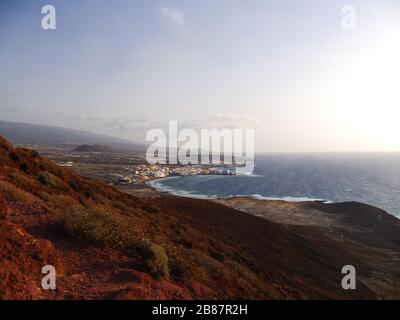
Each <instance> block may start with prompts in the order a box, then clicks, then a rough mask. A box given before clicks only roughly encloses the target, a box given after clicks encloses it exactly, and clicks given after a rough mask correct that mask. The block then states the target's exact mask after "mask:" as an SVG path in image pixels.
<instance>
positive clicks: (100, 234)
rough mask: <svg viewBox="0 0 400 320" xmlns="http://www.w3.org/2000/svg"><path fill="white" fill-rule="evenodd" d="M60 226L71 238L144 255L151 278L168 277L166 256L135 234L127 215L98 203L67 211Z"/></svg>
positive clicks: (160, 249) (132, 223)
mask: <svg viewBox="0 0 400 320" xmlns="http://www.w3.org/2000/svg"><path fill="white" fill-rule="evenodd" d="M63 225H64V228H65V230H66V231H67V232H68V233H69V234H70V235H72V236H74V237H79V238H82V239H85V240H89V241H96V242H100V243H104V244H107V245H109V246H111V247H113V248H117V249H125V250H126V251H128V252H138V253H141V254H143V255H144V256H145V259H146V264H147V267H148V268H149V271H150V273H151V274H152V275H153V276H154V277H156V278H160V277H162V278H168V277H169V268H168V257H167V255H166V253H165V251H164V249H163V248H162V247H161V246H158V245H156V244H154V243H151V242H150V241H148V240H146V239H142V238H141V237H140V236H138V233H137V232H135V223H134V221H133V220H132V219H131V218H130V217H128V216H125V215H122V214H120V213H118V212H115V211H114V210H113V209H111V208H105V207H101V206H96V207H93V208H85V207H83V206H75V207H73V208H70V209H69V210H67V213H66V214H65V216H64V219H63Z"/></svg>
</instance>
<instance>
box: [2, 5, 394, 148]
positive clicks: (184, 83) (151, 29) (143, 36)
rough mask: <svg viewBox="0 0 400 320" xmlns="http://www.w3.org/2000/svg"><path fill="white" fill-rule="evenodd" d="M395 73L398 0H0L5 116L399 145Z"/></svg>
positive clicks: (118, 131) (261, 143)
mask: <svg viewBox="0 0 400 320" xmlns="http://www.w3.org/2000/svg"><path fill="white" fill-rule="evenodd" d="M45 4H52V5H54V6H55V8H56V10H57V29H56V30H52V31H44V30H43V29H42V28H41V19H42V16H43V15H42V13H41V8H42V6H43V5H45ZM344 5H352V6H354V7H355V9H356V18H357V24H356V29H355V30H345V29H343V28H342V18H343V13H342V7H343V6H344ZM399 78H400V1H398V0H375V1H372V0H360V1H354V0H347V1H338V0H330V1H320V0H303V1H301V0H297V1H296V0H290V1H286V0H275V1H267V0H246V1H243V0H196V1H195V0H180V1H178V0H177V1H161V0H159V1H153V0H142V1H134V0H113V1H110V0H79V1H78V0H68V1H66V0H64V1H58V0H46V1H39V0H1V2H0V119H3V120H10V121H20V122H32V123H40V124H51V125H57V126H64V127H70V128H77V129H84V130H88V131H92V132H98V133H105V134H109V135H113V136H118V137H123V138H127V139H130V140H136V141H143V139H144V136H145V134H146V131H147V130H148V129H150V128H155V127H165V126H166V125H167V123H168V120H178V122H179V124H180V125H181V127H182V128H183V127H191V128H207V127H242V128H254V129H255V130H256V149H257V151H376V150H381V151H388V150H391V151H393V150H397V151H400V88H399V87H400V81H399Z"/></svg>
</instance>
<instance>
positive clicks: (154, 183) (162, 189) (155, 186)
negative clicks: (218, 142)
mask: <svg viewBox="0 0 400 320" xmlns="http://www.w3.org/2000/svg"><path fill="white" fill-rule="evenodd" d="M182 178H185V177H181V176H173V177H165V178H157V179H151V180H149V181H146V182H145V183H144V184H145V185H146V186H148V187H150V188H151V189H152V190H154V191H156V192H159V193H163V194H169V195H173V196H177V197H184V198H193V199H204V200H218V199H233V198H248V199H255V200H262V201H284V202H293V203H301V202H321V203H334V202H333V201H330V200H326V199H318V198H307V197H290V196H288V197H282V198H279V197H267V196H263V195H260V194H252V195H246V194H232V195H229V196H221V195H205V194H194V193H191V192H189V191H185V190H182V189H174V188H170V187H166V186H161V185H160V184H159V183H160V182H162V181H166V180H172V179H182Z"/></svg>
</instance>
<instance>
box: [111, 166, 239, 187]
mask: <svg viewBox="0 0 400 320" xmlns="http://www.w3.org/2000/svg"><path fill="white" fill-rule="evenodd" d="M125 170H126V173H125V174H116V175H115V179H114V182H116V183H119V184H131V183H144V182H146V181H149V180H153V179H161V178H166V177H168V176H194V175H229V176H232V175H235V174H236V168H235V167H234V166H218V167H215V166H211V165H186V166H179V165H158V164H155V165H149V164H138V165H133V166H129V167H126V168H125Z"/></svg>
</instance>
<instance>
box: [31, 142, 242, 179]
mask: <svg viewBox="0 0 400 320" xmlns="http://www.w3.org/2000/svg"><path fill="white" fill-rule="evenodd" d="M39 150H40V152H41V154H42V155H44V156H46V157H47V158H48V159H51V160H53V161H54V162H56V163H57V164H58V165H60V166H63V167H69V168H71V169H72V170H74V171H76V172H77V173H79V174H81V175H83V176H87V177H90V178H95V179H98V180H102V181H105V182H107V183H109V184H111V185H114V186H125V187H127V186H128V185H132V186H134V185H138V184H144V183H146V182H148V181H150V180H155V179H162V178H167V177H172V176H182V177H184V176H195V175H225V176H234V175H236V174H238V170H237V169H238V168H239V167H243V166H244V165H245V163H242V164H239V163H234V164H212V163H209V164H191V163H189V164H186V165H182V164H149V163H148V162H147V161H146V158H145V156H144V154H143V153H126V152H88V151H86V152H83V151H77V150H65V149H60V148H57V147H55V148H51V149H49V148H43V149H41V148H39Z"/></svg>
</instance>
